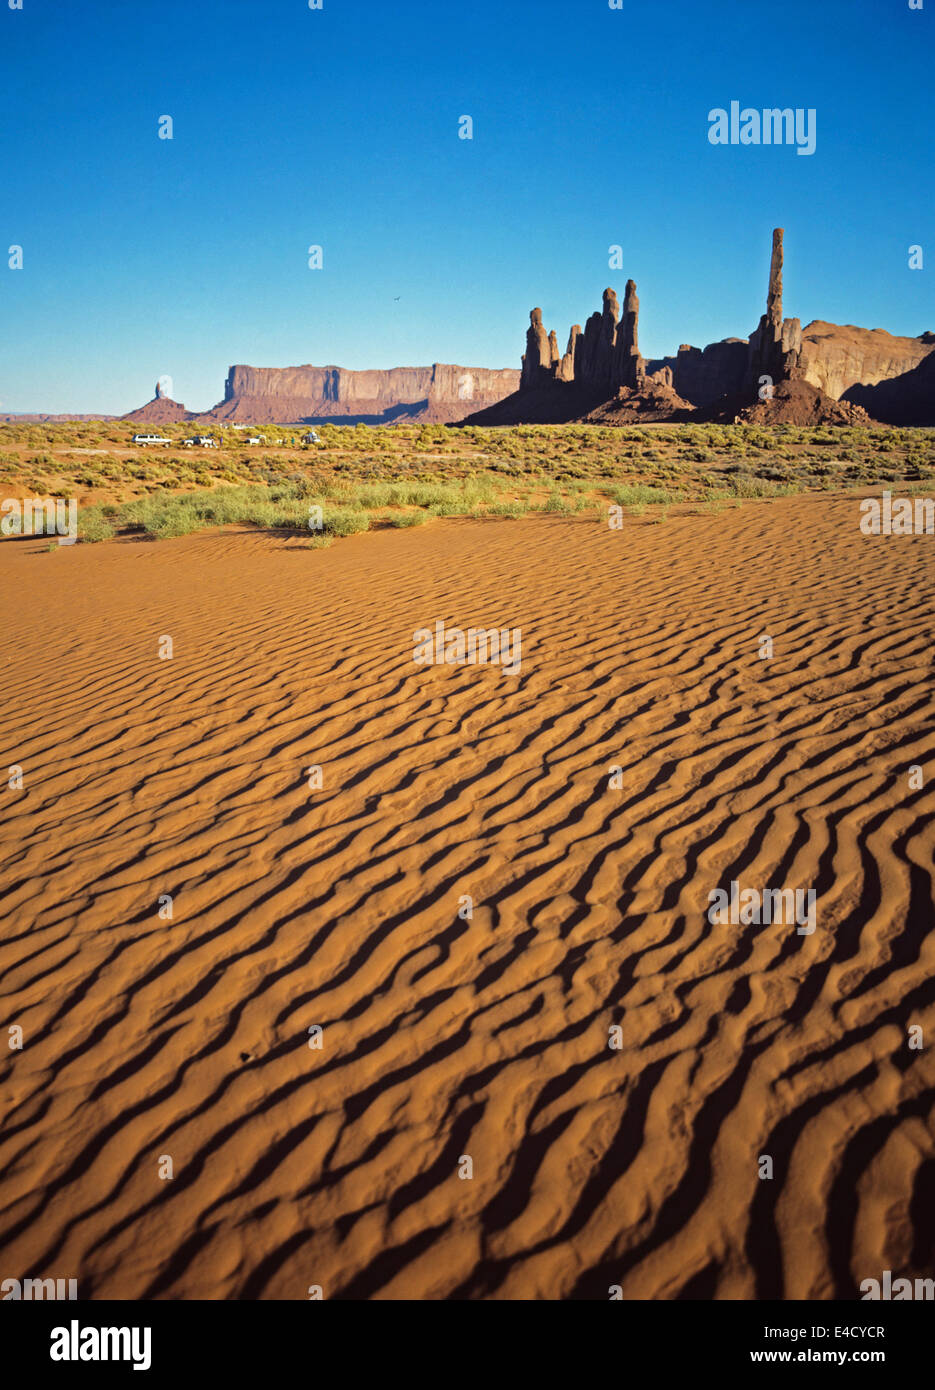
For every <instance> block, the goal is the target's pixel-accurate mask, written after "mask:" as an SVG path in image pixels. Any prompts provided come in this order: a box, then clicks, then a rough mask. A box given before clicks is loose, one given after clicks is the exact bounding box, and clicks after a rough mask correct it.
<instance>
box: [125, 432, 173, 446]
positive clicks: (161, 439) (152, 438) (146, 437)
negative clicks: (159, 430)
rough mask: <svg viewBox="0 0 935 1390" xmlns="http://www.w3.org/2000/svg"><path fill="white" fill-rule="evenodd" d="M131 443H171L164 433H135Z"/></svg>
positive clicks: (142, 444) (141, 444) (143, 444)
mask: <svg viewBox="0 0 935 1390" xmlns="http://www.w3.org/2000/svg"><path fill="white" fill-rule="evenodd" d="M133 443H134V444H139V445H140V446H141V447H145V445H147V444H171V443H172V440H171V439H166V437H165V435H164V434H135V435H134V436H133Z"/></svg>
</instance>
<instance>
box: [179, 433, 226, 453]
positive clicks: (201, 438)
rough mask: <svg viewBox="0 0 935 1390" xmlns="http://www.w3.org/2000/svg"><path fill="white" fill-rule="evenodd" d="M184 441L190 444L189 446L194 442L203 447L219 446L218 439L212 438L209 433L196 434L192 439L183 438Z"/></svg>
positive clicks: (214, 447) (212, 447)
mask: <svg viewBox="0 0 935 1390" xmlns="http://www.w3.org/2000/svg"><path fill="white" fill-rule="evenodd" d="M182 443H183V444H186V445H188V447H189V448H191V446H192V445H193V444H200V445H201V447H202V448H203V449H216V448H217V447H218V442H217V440H216V439H212V438H211V436H210V435H209V434H194V435H192V437H191V439H183V440H182Z"/></svg>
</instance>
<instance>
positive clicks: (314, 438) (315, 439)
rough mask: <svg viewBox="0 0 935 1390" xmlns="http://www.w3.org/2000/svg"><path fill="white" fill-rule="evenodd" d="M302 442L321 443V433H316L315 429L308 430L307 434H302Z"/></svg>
mask: <svg viewBox="0 0 935 1390" xmlns="http://www.w3.org/2000/svg"><path fill="white" fill-rule="evenodd" d="M302 443H303V444H320V443H321V435H320V434H317V433H316V432H315V430H309V432H308V434H303V436H302Z"/></svg>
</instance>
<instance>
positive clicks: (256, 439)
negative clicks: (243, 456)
mask: <svg viewBox="0 0 935 1390" xmlns="http://www.w3.org/2000/svg"><path fill="white" fill-rule="evenodd" d="M244 443H245V444H265V443H266V440H265V439H264V438H263V436H262V434H248V435H247V437H246V439H245V440H244Z"/></svg>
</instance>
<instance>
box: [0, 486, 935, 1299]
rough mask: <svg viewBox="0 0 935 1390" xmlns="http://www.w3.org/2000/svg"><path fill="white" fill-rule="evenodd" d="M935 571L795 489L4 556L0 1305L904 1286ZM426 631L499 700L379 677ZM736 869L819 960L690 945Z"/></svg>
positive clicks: (930, 1162) (795, 1293)
mask: <svg viewBox="0 0 935 1390" xmlns="http://www.w3.org/2000/svg"><path fill="white" fill-rule="evenodd" d="M933 568H935V566H933V550H932V540H931V538H929V537H924V536H923V537H908V538H902V537H899V538H895V537H894V538H887V537H879V538H876V537H874V538H868V537H863V536H861V534H860V532H859V530H858V527H857V502H856V501H855V500H852V499H840V498H838V499H830V498H818V497H809V498H799V499H788V500H783V501H780V502H773V503H769V504H747V505H745V506H744V507H743V508H742V509H738V510H733V509H731V510H728V511H726V512H723V513H721V514H719V515H716V516H715V515H706V516H701V515H684V516H672V517H670V519H669V520H668V521H666V522H665V523H664V524H655V525H654V524H650V523H649V522H648V521H646V520H636V519H633V520H629V521H628V522H627V524H626V528H625V529H624V531H622V532H618V533H614V532H610V531H609V530H608V529H607V528H606V527H604V526H602V525H601V524H599V523H598V522H595V521H593V520H583V519H574V520H572V519H546V518H542V519H528V520H523V521H501V522H487V523H481V522H474V521H458V522H442V523H438V524H437V525H434V526H431V527H426V528H425V529H423V530H421V531H413V532H408V533H381V534H375V535H366V536H360V537H354V538H352V539H350V540H347V541H345V542H342V543H340V544H339V545H337V546H335V547H333V548H332V549H331V550H328V551H325V552H320V551H310V550H309V549H308V548H306V547H304V546H303V545H301V544H300V543H299V542H296V541H295V540H291V539H287V538H282V537H271V536H263V535H257V534H231V533H219V534H214V535H202V536H195V537H189V538H185V539H181V540H176V541H167V542H163V543H160V544H149V543H137V542H126V543H119V544H113V545H109V546H101V547H89V546H83V547H77V548H75V549H73V550H70V551H60V552H59V553H58V554H56V555H47V554H45V553H44V550H43V547H42V544H41V543H35V542H25V541H24V542H16V543H7V544H4V545H3V546H2V547H0V572H2V578H3V583H2V598H0V611H2V614H3V621H4V630H5V632H6V634H7V644H6V653H5V673H4V709H3V717H2V728H0V754H2V767H3V769H4V772H5V769H6V768H7V767H8V766H9V765H10V764H13V763H16V764H19V765H21V766H22V767H23V770H24V777H25V786H24V789H23V790H22V791H14V790H9V789H7V787H6V785H5V783H6V777H5V776H4V779H3V784H2V791H0V841H2V850H3V854H2V860H3V870H2V887H0V893H2V905H3V930H2V939H0V1028H2V1032H0V1039H2V1047H0V1092H2V1096H3V1119H2V1131H0V1174H2V1178H0V1277H8V1276H17V1277H24V1276H27V1275H35V1276H39V1275H44V1274H45V1275H60V1276H63V1277H64V1276H69V1277H71V1276H74V1277H77V1278H78V1280H79V1287H80V1291H81V1294H82V1296H86V1297H119V1298H134V1299H136V1298H157V1297H169V1298H243V1299H252V1298H287V1299H303V1298H306V1297H307V1290H308V1287H309V1286H310V1285H313V1284H317V1285H320V1286H321V1287H322V1290H323V1292H324V1296H325V1297H329V1298H335V1297H345V1298H371V1297H381V1298H399V1297H416V1298H499V1299H515V1298H544V1299H552V1298H601V1299H606V1298H607V1297H608V1289H609V1287H610V1286H611V1285H620V1286H621V1288H622V1290H623V1295H624V1297H626V1298H630V1297H633V1298H646V1297H652V1298H664V1299H671V1298H707V1297H719V1298H753V1297H764V1298H803V1297H818V1298H835V1297H837V1298H852V1297H855V1296H857V1285H858V1284H859V1282H860V1280H861V1279H863V1278H866V1277H879V1275H880V1273H881V1272H882V1271H883V1270H884V1269H887V1268H888V1269H891V1270H893V1271H894V1272H899V1273H903V1274H922V1275H931V1274H932V1273H933V1231H935V1223H933V1212H935V1066H933V1063H932V1052H933V1047H935V984H933V973H935V972H933V966H935V934H933V930H932V927H933V833H932V819H933V810H935V793H933V788H935V714H933V702H932V686H933V660H932V654H933V645H932V634H933V630H935V625H933V617H935V597H933ZM436 618H441V619H442V620H443V621H445V622H446V623H448V624H449V625H460V626H462V627H467V626H470V625H484V626H494V625H496V626H520V627H521V628H522V632H523V668H522V672H521V674H520V675H518V676H510V675H507V674H505V673H503V672H501V671H500V670H499V669H497V668H495V667H488V668H470V667H463V668H457V667H438V666H433V667H417V666H415V665H414V664H413V661H412V632H413V629H414V628H416V627H419V626H422V625H423V624H431V623H432V622H434V620H435V619H436ZM761 633H768V634H769V635H770V636H771V637H772V639H773V643H774V652H775V655H774V657H773V659H772V660H771V661H761V660H760V659H759V658H758V655H757V652H758V638H759V636H760V634H761ZM163 634H168V635H170V636H171V637H172V638H173V641H174V648H175V655H174V659H173V660H172V661H160V660H158V659H157V656H156V652H157V643H158V640H159V637H160V636H161V635H163ZM311 764H320V765H321V766H322V769H323V776H324V786H323V789H322V790H321V791H312V790H310V789H309V787H308V784H307V778H306V775H305V770H306V769H307V768H308V767H309V766H310V765H311ZM612 764H616V765H618V766H619V767H620V768H621V769H622V778H621V782H622V785H621V786H620V787H619V788H618V789H613V790H612V789H610V788H609V785H608V783H609V775H608V774H609V769H610V766H611V765H612ZM912 765H919V766H921V767H922V768H923V769H924V775H925V785H924V787H923V788H922V789H918V790H912V789H911V788H910V785H909V768H910V767H911V766H912ZM731 879H737V880H738V881H740V882H741V884H742V886H744V887H747V886H753V887H759V888H763V887H766V886H783V885H785V886H792V887H803V888H806V887H814V888H815V889H816V891H817V893H818V928H817V930H816V932H815V933H814V935H813V936H810V937H809V936H800V935H798V934H797V933H795V931H794V929H790V928H788V927H785V926H777V925H771V926H727V927H725V926H713V925H711V924H710V923H709V922H708V920H707V916H706V908H707V903H708V892H709V890H710V889H711V888H714V887H717V886H720V885H724V886H726V885H727V884H729V882H730V881H731ZM161 894H171V895H172V897H173V899H174V917H173V920H172V921H163V920H160V918H159V916H158V900H159V897H160V895H161ZM465 894H469V895H470V896H471V898H472V899H473V901H474V904H475V908H474V915H473V920H471V921H465V920H463V919H462V918H461V917H459V915H458V905H459V900H460V899H461V897H462V895H465ZM613 1024H619V1025H620V1027H621V1029H622V1042H623V1046H622V1047H621V1048H620V1049H619V1050H612V1049H611V1048H610V1047H609V1046H608V1036H609V1029H610V1027H611V1025H613ZM914 1024H919V1025H921V1026H922V1028H923V1030H924V1039H925V1046H924V1047H923V1049H922V1050H921V1051H914V1050H911V1049H910V1048H909V1047H908V1044H907V1032H908V1029H909V1028H910V1026H911V1025H914ZM11 1025H19V1026H21V1027H22V1028H23V1030H24V1046H23V1048H22V1050H21V1051H13V1050H9V1049H8V1047H7V1045H6V1034H7V1028H8V1027H9V1026H11ZM312 1025H319V1026H320V1027H321V1028H322V1029H323V1047H322V1048H321V1050H313V1049H310V1048H309V1047H308V1045H307V1043H308V1029H309V1027H310V1026H312ZM764 1154H768V1155H770V1156H771V1158H772V1160H773V1164H774V1177H773V1179H772V1180H768V1181H763V1180H761V1179H760V1178H759V1177H758V1166H757V1165H758V1158H759V1156H760V1155H764ZM163 1155H170V1156H171V1158H172V1160H173V1165H174V1177H173V1178H172V1179H171V1180H160V1178H159V1176H158V1170H159V1161H160V1158H161V1156H163ZM464 1155H467V1156H470V1158H471V1160H472V1163H473V1178H472V1179H470V1180H462V1179H461V1178H459V1176H458V1169H459V1163H460V1161H461V1158H462V1156H464Z"/></svg>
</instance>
